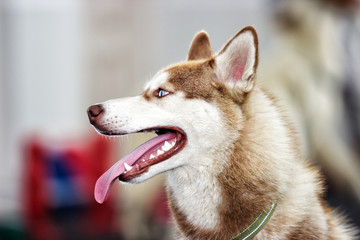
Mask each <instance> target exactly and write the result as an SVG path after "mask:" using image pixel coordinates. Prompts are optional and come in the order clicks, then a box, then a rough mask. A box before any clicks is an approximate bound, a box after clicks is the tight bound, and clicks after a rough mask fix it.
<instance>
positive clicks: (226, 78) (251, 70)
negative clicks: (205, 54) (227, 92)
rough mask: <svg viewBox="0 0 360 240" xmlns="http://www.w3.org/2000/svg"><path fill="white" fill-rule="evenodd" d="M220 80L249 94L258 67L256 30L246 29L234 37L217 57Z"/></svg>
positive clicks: (217, 71) (217, 70) (217, 72)
mask: <svg viewBox="0 0 360 240" xmlns="http://www.w3.org/2000/svg"><path fill="white" fill-rule="evenodd" d="M215 63H216V74H217V77H218V79H219V80H220V81H221V82H223V83H225V84H226V85H227V86H229V87H230V88H232V89H240V90H241V91H242V92H249V91H250V90H251V89H252V87H253V85H254V80H255V74H256V68H257V65H258V37H257V33H256V30H255V29H254V28H253V27H251V26H248V27H245V28H243V29H242V30H240V31H239V32H238V33H237V34H236V35H235V36H234V37H232V38H231V39H230V40H229V41H228V42H227V43H226V44H225V46H224V47H223V48H222V50H221V51H220V52H219V53H218V54H217V55H216V56H215Z"/></svg>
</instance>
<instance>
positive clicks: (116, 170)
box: [94, 126, 187, 203]
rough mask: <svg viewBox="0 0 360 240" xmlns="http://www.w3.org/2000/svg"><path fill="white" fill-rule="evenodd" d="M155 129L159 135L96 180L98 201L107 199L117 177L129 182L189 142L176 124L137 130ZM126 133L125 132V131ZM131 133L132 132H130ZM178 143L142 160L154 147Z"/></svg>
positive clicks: (95, 193)
mask: <svg viewBox="0 0 360 240" xmlns="http://www.w3.org/2000/svg"><path fill="white" fill-rule="evenodd" d="M148 131H155V132H157V133H158V135H159V136H157V137H155V138H152V139H150V140H149V141H147V142H146V143H144V144H142V145H140V146H138V147H137V148H136V149H135V150H133V151H132V152H131V153H130V154H128V155H127V156H125V157H124V158H122V159H121V160H119V161H118V162H117V163H115V164H114V165H113V166H112V167H111V168H110V169H108V170H107V171H106V172H105V173H104V174H103V175H102V176H101V177H100V178H99V179H98V180H97V182H96V185H95V191H94V195H95V199H96V201H97V202H99V203H102V202H104V201H105V200H106V198H107V196H108V193H109V191H110V187H111V186H112V184H113V183H114V182H115V180H116V179H117V178H119V179H120V180H121V181H124V182H127V181H130V180H131V179H133V178H135V177H138V176H140V175H141V174H143V173H145V172H147V171H148V170H149V168H150V166H153V165H155V164H157V163H160V162H163V161H165V160H167V159H169V158H171V157H172V156H174V155H175V154H177V153H178V152H180V151H181V150H182V149H183V148H184V147H185V145H186V143H187V137H186V134H185V132H184V131H183V130H182V129H180V128H178V127H175V126H165V127H152V128H147V129H143V130H140V131H137V132H148ZM124 134H125V133H124ZM124 134H123V133H111V134H107V135H124ZM128 134H130V133H128ZM175 140H176V144H175V145H174V146H173V147H172V148H171V149H170V150H168V151H166V152H165V153H164V154H162V155H159V156H157V157H155V158H153V159H148V158H147V159H146V161H140V160H142V158H143V157H144V156H145V155H146V156H149V153H150V152H153V150H154V149H159V146H160V145H161V144H163V143H164V142H165V141H175ZM124 163H127V164H128V165H130V166H132V169H131V170H129V171H126V169H125V165H124Z"/></svg>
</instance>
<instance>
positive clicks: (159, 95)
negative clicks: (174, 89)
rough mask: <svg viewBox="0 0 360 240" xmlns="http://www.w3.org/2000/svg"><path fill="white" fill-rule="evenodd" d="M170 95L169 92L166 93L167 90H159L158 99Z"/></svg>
mask: <svg viewBox="0 0 360 240" xmlns="http://www.w3.org/2000/svg"><path fill="white" fill-rule="evenodd" d="M168 94H169V92H168V91H166V90H164V89H161V88H159V90H158V93H157V97H159V98H161V97H165V96H166V95H168Z"/></svg>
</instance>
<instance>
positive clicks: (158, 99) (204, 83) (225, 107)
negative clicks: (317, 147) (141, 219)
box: [88, 27, 258, 202]
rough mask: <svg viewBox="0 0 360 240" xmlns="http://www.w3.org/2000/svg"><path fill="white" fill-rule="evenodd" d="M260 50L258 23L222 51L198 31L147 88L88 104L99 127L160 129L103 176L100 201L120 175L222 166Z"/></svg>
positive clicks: (134, 177)
mask: <svg viewBox="0 0 360 240" xmlns="http://www.w3.org/2000/svg"><path fill="white" fill-rule="evenodd" d="M257 55H258V41H257V35H256V31H255V29H254V28H252V27H246V28H244V29H242V30H241V31H240V32H238V33H237V34H236V35H235V36H234V37H233V38H231V39H230V40H229V41H228V43H227V44H226V45H225V46H224V47H223V48H222V50H221V51H220V52H219V53H217V54H216V55H214V54H213V52H212V50H211V47H210V41H209V37H208V35H207V34H206V33H205V32H200V33H198V34H197V35H196V36H195V38H194V40H193V42H192V44H191V47H190V50H189V53H188V61H186V62H182V63H179V64H176V65H173V66H170V67H168V68H165V69H163V70H161V71H160V72H159V73H157V74H156V75H155V76H154V77H153V78H152V80H151V81H150V82H149V83H148V84H147V86H146V88H145V91H144V92H143V93H142V94H141V95H139V96H136V97H131V98H122V99H115V100H109V101H106V102H104V103H101V104H97V105H93V106H91V107H89V109H88V115H89V119H90V122H91V124H92V125H93V126H94V127H95V128H96V130H97V131H98V132H100V133H101V134H105V135H112V136H113V135H124V134H130V133H137V132H154V133H156V134H157V135H158V136H157V137H155V138H153V139H151V140H149V141H148V142H146V143H144V144H142V145H141V146H139V147H137V148H136V149H135V150H134V151H132V152H131V153H130V154H128V155H127V156H126V157H124V158H123V159H121V160H120V161H119V162H117V163H116V164H115V165H114V166H113V167H111V168H110V169H109V170H108V171H107V172H106V173H104V174H103V176H101V177H100V178H99V180H98V182H97V184H96V189H95V198H96V199H97V201H98V202H103V201H104V200H105V198H106V196H107V194H108V191H109V189H110V186H111V184H112V183H113V182H114V181H115V180H116V179H117V178H119V179H120V180H121V181H123V182H129V183H139V182H142V181H145V180H147V179H149V178H151V177H153V176H154V175H157V174H159V173H161V172H165V171H169V170H173V169H176V168H179V167H193V168H201V167H204V166H209V165H212V166H213V168H212V169H214V170H213V171H218V170H219V169H221V166H222V165H223V164H225V162H224V161H226V151H230V150H231V148H232V145H231V143H232V142H233V141H234V140H235V138H236V136H238V134H239V131H241V124H239V123H241V118H242V117H243V115H242V113H241V108H240V107H239V104H241V102H242V101H244V99H245V98H246V95H247V93H249V92H250V91H251V90H252V88H253V86H254V81H255V73H256V67H257V58H258V57H257ZM199 156H201V157H199ZM214 159H217V160H216V161H215V160H214Z"/></svg>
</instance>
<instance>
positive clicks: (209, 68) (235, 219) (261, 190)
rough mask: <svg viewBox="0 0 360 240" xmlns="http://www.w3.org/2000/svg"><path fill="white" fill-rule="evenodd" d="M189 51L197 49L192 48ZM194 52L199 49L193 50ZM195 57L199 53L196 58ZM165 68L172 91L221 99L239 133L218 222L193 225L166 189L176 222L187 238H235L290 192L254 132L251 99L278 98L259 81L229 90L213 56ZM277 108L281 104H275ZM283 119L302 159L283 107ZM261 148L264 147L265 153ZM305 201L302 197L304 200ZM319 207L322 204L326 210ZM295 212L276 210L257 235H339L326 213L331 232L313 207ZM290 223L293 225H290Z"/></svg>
mask: <svg viewBox="0 0 360 240" xmlns="http://www.w3.org/2000/svg"><path fill="white" fill-rule="evenodd" d="M246 30H251V31H253V29H252V28H245V29H243V30H242V31H240V32H239V33H238V34H237V35H235V36H234V38H236V37H237V36H238V35H239V34H241V33H242V32H244V31H246ZM234 38H232V39H234ZM195 39H196V38H195ZM232 39H231V40H230V41H229V42H231V41H232ZM255 44H256V45H257V44H258V40H257V37H255ZM193 45H194V44H193ZM228 45H229V43H228V44H226V45H225V47H224V48H223V50H222V51H221V52H220V53H219V54H221V53H222V52H223V51H225V50H226V48H227V47H228ZM191 51H194V50H193V49H192V50H191ZM196 51H198V49H197V50H196ZM191 55H192V56H193V55H196V54H195V53H194V54H193V53H191ZM200 55H201V54H200ZM190 59H191V58H190ZM194 59H197V58H196V57H194ZM257 64H258V56H257V52H256V62H255V66H254V69H256V66H257ZM166 71H167V72H168V73H169V75H170V76H169V82H170V83H171V85H172V86H173V87H174V90H175V91H182V92H184V93H185V96H186V98H199V99H203V100H205V101H207V102H214V103H217V105H218V106H219V107H220V109H221V110H222V112H223V113H224V115H225V116H226V117H225V118H224V119H225V120H226V121H228V123H227V125H228V126H229V129H232V130H231V131H237V132H238V135H239V138H238V141H236V143H235V145H234V146H233V149H232V152H233V154H232V155H231V157H230V161H229V162H228V165H227V166H226V167H225V168H224V170H223V172H222V173H221V174H219V176H218V182H219V184H220V186H221V191H222V192H221V193H222V194H221V195H222V196H223V199H222V204H221V205H220V206H219V207H218V214H219V216H220V223H219V224H218V225H217V226H216V228H215V229H201V228H199V227H196V226H194V225H193V224H191V222H189V221H188V220H187V217H186V215H185V214H184V213H183V212H182V211H181V210H180V209H179V208H178V206H177V205H178V203H177V202H176V200H175V199H174V198H173V193H172V191H171V189H168V195H169V199H170V207H171V210H172V212H173V215H174V217H175V220H176V222H177V226H178V228H179V229H180V231H181V232H182V233H183V235H184V236H187V238H189V239H232V238H233V237H235V236H236V235H238V234H239V233H240V232H241V231H242V230H244V229H245V228H246V227H247V226H248V225H249V224H250V223H251V222H252V221H253V220H254V219H255V218H256V217H257V216H258V215H259V214H260V213H261V212H262V211H264V209H268V208H269V206H270V204H271V203H273V202H276V201H279V202H281V201H282V200H283V198H286V197H287V196H286V193H283V192H279V191H280V190H279V187H278V184H279V182H277V180H279V177H278V176H275V175H274V173H273V172H272V170H271V162H272V161H274V159H268V156H267V152H266V151H268V150H269V149H266V148H265V147H262V146H261V137H262V136H259V135H256V133H255V132H256V131H257V130H256V129H257V126H254V124H256V123H257V121H259V118H258V117H257V116H256V114H257V113H254V112H252V110H251V108H252V107H253V106H252V104H253V103H252V102H251V101H253V98H255V97H256V95H257V94H259V93H260V94H263V95H264V96H265V98H267V100H268V101H269V102H271V104H272V105H273V106H276V105H277V103H276V100H275V98H274V97H272V96H271V95H270V94H268V93H266V92H265V91H263V90H262V89H261V87H260V86H258V84H255V87H254V90H253V91H251V92H249V93H244V92H242V93H241V94H240V95H237V94H234V93H232V92H231V91H229V90H228V89H227V88H226V87H225V86H224V85H223V83H222V82H220V81H219V79H217V78H216V75H215V73H214V60H213V58H210V59H208V60H203V61H190V62H186V63H181V64H178V65H175V66H172V67H170V68H168V69H166ZM254 79H255V76H252V79H251V80H254ZM234 108H240V109H241V110H242V114H243V116H242V117H240V116H236V115H234V111H232V110H233V109H234ZM276 109H281V108H279V107H276ZM254 114H255V115H254ZM280 118H281V121H282V122H283V125H284V126H285V127H286V129H287V137H288V138H289V139H290V144H289V145H290V146H291V149H290V150H291V151H292V152H293V153H294V156H295V158H296V159H295V161H302V160H301V154H300V150H299V143H298V141H297V138H296V131H295V130H294V128H293V127H292V124H291V123H290V122H289V121H288V120H287V118H286V117H285V115H283V114H282V113H281V112H280ZM241 126H242V127H241ZM244 126H245V127H244ZM259 127H261V126H259ZM267 127H271V126H267ZM261 131H264V130H261ZM261 131H260V132H259V133H260V134H261ZM254 133H255V135H254ZM254 139H255V140H256V139H257V140H260V142H259V143H257V142H254ZM254 144H260V145H259V146H258V148H256V149H257V151H255V150H254ZM270 145H271V144H270ZM262 150H265V152H264V151H262ZM270 150H271V149H270ZM302 167H303V168H304V169H307V170H306V171H308V173H309V174H310V175H311V176H313V178H312V179H304V182H306V181H310V182H312V185H313V187H314V196H315V199H316V200H315V201H317V202H315V203H316V204H319V208H320V210H319V211H320V212H323V214H324V217H325V215H327V214H330V213H331V210H330V209H329V208H328V207H327V206H326V205H324V204H322V205H321V202H322V200H321V197H322V194H323V187H322V180H321V177H320V175H319V174H318V170H317V168H315V167H310V166H308V165H307V163H306V162H304V163H303V164H302ZM310 198H311V197H310ZM307 200H308V199H303V201H307ZM309 200H310V199H309ZM279 204H280V206H279V208H281V203H279ZM316 204H315V205H316ZM321 207H322V208H323V209H322V210H321ZM295 213H296V209H294V213H290V212H289V213H288V214H290V216H286V215H281V214H283V213H275V214H274V215H275V216H274V217H273V218H272V220H271V221H270V222H269V223H268V226H267V227H265V228H264V229H263V231H262V233H261V234H259V235H258V236H257V237H256V239H267V238H272V237H274V236H278V238H276V239H335V238H333V237H332V236H331V232H333V231H334V230H333V229H336V228H337V226H336V225H334V221H333V220H332V217H330V216H327V217H325V218H327V220H326V221H325V223H324V224H327V228H329V229H328V232H324V229H323V228H322V220H320V219H321V218H322V216H318V215H315V214H314V215H313V214H312V212H311V210H310V211H309V212H304V213H302V214H300V215H299V216H293V215H292V214H295ZM277 214H279V215H277ZM318 218H319V219H318ZM290 221H292V222H290ZM289 224H290V225H291V226H288V227H286V226H287V225H289ZM344 229H346V227H344ZM351 235H352V234H351V233H350V232H347V233H344V235H343V236H344V238H345V239H352V238H351ZM261 236H262V237H261ZM266 236H268V237H266Z"/></svg>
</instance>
